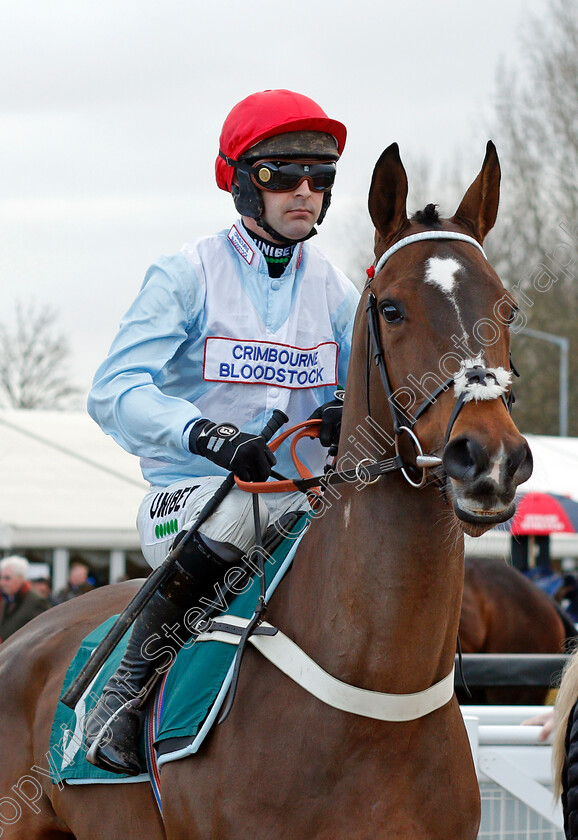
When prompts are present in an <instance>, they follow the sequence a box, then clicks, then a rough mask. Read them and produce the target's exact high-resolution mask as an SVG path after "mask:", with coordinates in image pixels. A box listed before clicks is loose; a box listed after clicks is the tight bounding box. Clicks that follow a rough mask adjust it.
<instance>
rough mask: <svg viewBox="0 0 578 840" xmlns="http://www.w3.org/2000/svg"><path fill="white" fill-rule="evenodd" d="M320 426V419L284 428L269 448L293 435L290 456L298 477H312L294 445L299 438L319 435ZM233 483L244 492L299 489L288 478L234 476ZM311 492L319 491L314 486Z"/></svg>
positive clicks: (317, 492)
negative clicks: (261, 479)
mask: <svg viewBox="0 0 578 840" xmlns="http://www.w3.org/2000/svg"><path fill="white" fill-rule="evenodd" d="M320 426H321V420H305V421H304V422H303V423H298V424H297V426H292V427H291V428H290V429H285V431H284V432H281V434H280V435H277V437H275V438H274V439H273V440H272V441H271V443H270V444H269V449H270V450H271V452H275V451H276V450H277V449H278V448H279V447H280V446H281V444H282V443H283V441H284V440H287V438H288V437H290V436H291V435H294V438H293V440H292V441H291V457H292V459H293V463H294V464H295V467H296V468H297V472H298V473H299V477H300V478H312V477H313V476H312V473H310V472H309V470H308V469H307V467H306V466H305V464H304V463H303V462H302V461H301V460H300V459H299V456H298V455H297V451H296V447H297V442H298V441H300V440H301V438H304V437H308V438H316V437H319V427H320ZM235 484H236V485H237V487H239V488H240V489H241V490H244V491H245V492H246V493H293V492H295V491H296V490H299V488H298V487H296V486H295V483H294V482H293V481H292V480H291V479H290V478H287V479H284V480H281V481H276V480H273V481H241V479H240V478H237V476H235ZM308 492H311V493H314V494H315V495H319V491H317V490H315V489H314V488H310V491H308Z"/></svg>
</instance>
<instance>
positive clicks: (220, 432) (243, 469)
mask: <svg viewBox="0 0 578 840" xmlns="http://www.w3.org/2000/svg"><path fill="white" fill-rule="evenodd" d="M189 449H190V450H191V452H193V453H194V454H195V455H202V456H203V457H204V458H207V459H208V460H209V461H212V462H213V463H214V464H217V465H218V466H219V467H224V469H226V470H229V471H230V472H234V473H235V475H236V476H237V477H238V478H240V479H241V481H266V480H267V478H268V477H269V475H270V473H271V469H272V468H273V466H274V465H275V464H276V463H277V459H276V458H275V456H274V455H273V453H272V452H271V450H270V449H269V447H268V446H267V444H266V443H265V440H264V439H263V438H262V437H261V435H251V434H247V433H246V432H241V431H240V430H239V429H238V428H237V426H235V425H233V423H212V422H211V421H210V420H199V421H198V422H197V423H195V425H194V426H193V428H192V429H191V433H190V435H189Z"/></svg>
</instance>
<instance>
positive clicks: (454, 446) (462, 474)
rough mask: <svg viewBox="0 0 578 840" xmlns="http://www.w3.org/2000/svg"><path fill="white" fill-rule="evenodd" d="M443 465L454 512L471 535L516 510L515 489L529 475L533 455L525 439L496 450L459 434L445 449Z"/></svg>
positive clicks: (484, 529)
mask: <svg viewBox="0 0 578 840" xmlns="http://www.w3.org/2000/svg"><path fill="white" fill-rule="evenodd" d="M443 466H444V469H445V472H446V474H447V476H448V490H449V495H450V498H451V500H452V505H453V509H454V513H455V515H456V517H457V518H458V520H459V521H460V522H461V523H463V524H464V525H465V526H470V527H464V530H465V531H466V533H470V534H471V535H472V536H478V535H479V534H481V533H483V532H484V531H486V530H487V529H488V528H491V527H492V526H493V525H496V524H498V523H500V522H505V521H506V520H508V519H510V518H511V517H512V516H513V515H514V513H515V511H516V502H515V494H516V488H517V487H518V485H520V484H522V482H524V481H527V479H528V478H529V477H530V475H531V474H532V467H533V463H532V454H531V452H530V448H529V446H528V443H527V441H526V440H525V438H523V437H521V436H518V435H516V441H515V442H513V443H512V444H511V445H510V446H508V447H506V446H505V445H504V444H503V443H502V444H501V445H500V448H499V450H498V451H497V452H494V453H491V452H490V451H489V449H488V447H486V446H484V445H483V443H482V442H481V441H480V440H479V439H476V438H473V437H466V436H458V437H456V438H455V439H453V440H451V441H450V442H449V443H448V444H447V446H446V448H445V451H444V455H443Z"/></svg>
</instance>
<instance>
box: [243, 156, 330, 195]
mask: <svg viewBox="0 0 578 840" xmlns="http://www.w3.org/2000/svg"><path fill="white" fill-rule="evenodd" d="M243 168H244V167H243ZM246 171H247V172H248V173H249V175H250V176H251V180H252V182H253V183H254V184H255V186H256V187H259V188H260V189H262V190H272V191H274V192H291V191H293V190H295V189H297V187H298V186H299V184H300V183H301V181H304V180H307V181H309V184H310V186H311V189H313V190H314V191H315V192H327V191H328V190H330V189H331V187H332V186H333V183H334V181H335V163H334V162H330V163H297V162H295V161H276V162H273V161H270V160H265V161H262V162H261V163H256V164H254V165H253V166H248V167H247V168H246Z"/></svg>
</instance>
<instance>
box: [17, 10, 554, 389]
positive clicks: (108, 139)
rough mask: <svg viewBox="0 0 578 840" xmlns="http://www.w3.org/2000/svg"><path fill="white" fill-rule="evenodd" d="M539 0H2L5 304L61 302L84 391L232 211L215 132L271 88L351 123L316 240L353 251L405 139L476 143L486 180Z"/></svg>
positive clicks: (419, 148)
mask: <svg viewBox="0 0 578 840" xmlns="http://www.w3.org/2000/svg"><path fill="white" fill-rule="evenodd" d="M544 3H545V0H484V2H480V3H471V2H468V0H437V1H436V2H435V3H434V2H426V0H414V2H393V0H380V1H379V0H354V2H352V3H345V2H343V0H333V2H328V0H287V1H286V2H285V3H273V2H264V0H242V2H238V0H236V2H231V1H230V0H221V2H218V3H212V2H206V0H158V2H157V0H155V1H154V2H153V0H98V2H94V0H2V3H1V4H0V33H1V44H2V51H1V56H2V57H1V64H0V80H1V84H0V277H1V280H0V319H2V320H7V319H8V318H9V316H10V313H12V312H13V311H14V306H15V302H16V301H17V300H19V301H21V302H24V303H25V302H26V301H28V300H33V301H35V302H36V304H37V305H38V306H52V307H55V308H56V309H57V310H58V313H59V320H58V324H59V327H60V329H61V330H62V331H63V332H65V333H66V334H67V336H68V339H69V343H70V347H71V350H72V353H73V362H72V365H71V370H72V375H73V378H74V380H75V382H76V384H77V385H78V386H79V387H81V388H82V389H83V391H86V390H87V389H88V387H89V384H90V381H91V379H92V375H93V373H94V370H95V368H96V366H97V365H98V363H99V362H100V361H101V359H102V358H103V357H104V355H105V354H106V352H107V349H108V346H109V344H110V342H111V341H112V338H113V337H114V334H115V332H116V328H117V326H118V322H119V320H120V317H121V316H122V314H123V313H124V311H125V310H126V309H127V307H128V305H129V304H130V302H131V300H132V299H133V297H134V296H135V295H136V293H137V291H138V289H139V286H140V284H141V282H142V278H143V276H144V273H145V271H146V268H147V267H148V265H149V264H150V263H151V262H152V261H154V260H155V259H156V257H157V256H158V255H160V254H162V253H173V252H175V251H177V250H178V249H179V248H180V246H181V244H182V243H183V242H185V241H187V240H189V239H192V238H195V237H197V236H200V235H203V234H207V233H213V232H215V231H217V230H220V229H222V228H224V227H228V225H229V224H230V223H231V221H232V220H233V219H234V217H235V214H234V208H233V205H232V201H231V199H230V197H229V196H228V195H227V194H226V193H222V192H220V191H219V190H218V189H217V187H216V185H215V182H214V175H213V172H214V160H215V155H216V152H217V143H218V136H219V133H220V129H221V125H222V123H223V120H224V118H225V116H226V114H227V113H228V111H229V110H230V109H231V107H232V106H233V105H234V104H235V103H236V102H238V101H239V100H240V99H242V98H243V97H245V96H247V95H248V94H249V93H252V92H254V91H256V90H263V89H266V88H278V87H286V88H290V89H292V90H296V91H300V92H302V93H306V94H307V95H309V96H311V97H312V98H314V99H316V100H317V101H318V102H319V104H320V105H321V106H322V107H323V108H324V109H325V111H326V112H327V113H328V114H329V115H330V116H331V117H333V118H335V119H339V120H341V121H342V122H344V123H345V124H346V125H347V127H348V131H349V136H348V143H347V146H346V150H345V153H344V156H343V158H342V160H341V162H340V164H339V175H338V180H337V184H336V188H335V190H334V201H333V205H332V207H331V210H330V212H329V215H328V217H327V220H326V221H325V223H324V224H323V227H322V228H321V231H320V235H319V236H318V238H317V243H318V244H319V245H320V246H321V247H323V249H324V250H325V251H326V252H327V253H328V254H329V256H330V257H331V258H332V259H333V260H334V261H335V262H337V263H338V264H343V262H344V261H345V260H346V255H347V249H348V246H349V243H348V237H347V235H344V233H345V232H346V219H347V216H348V213H350V212H351V208H352V207H354V206H361V205H362V204H363V203H364V202H365V200H366V196H367V191H368V187H369V181H370V177H371V171H372V169H373V166H374V164H375V161H376V160H377V158H378V157H379V155H380V154H381V152H382V150H383V149H384V148H385V147H386V146H388V145H389V144H390V143H391V142H393V141H397V142H398V143H399V144H400V149H401V154H402V158H403V159H404V160H405V161H406V164H407V161H408V160H410V161H411V160H421V159H427V160H429V161H430V162H431V164H432V165H433V166H434V167H435V168H437V170H439V169H440V168H441V167H444V166H450V165H451V163H452V161H453V159H454V158H455V157H456V156H457V157H459V158H460V159H468V160H470V159H473V160H474V161H475V167H474V169H473V170H472V171H471V177H470V174H468V183H469V181H470V180H473V177H474V176H475V175H476V173H477V170H478V168H479V164H481V161H482V159H483V155H484V149H485V143H486V140H487V139H488V126H489V125H490V123H491V115H492V98H493V95H494V92H495V84H496V74H497V72H498V67H499V63H500V61H501V60H502V61H504V62H505V63H506V64H507V65H508V66H513V67H515V66H516V64H517V62H518V60H519V30H520V27H521V25H522V24H523V21H524V14H526V13H527V12H528V11H530V12H532V13H534V14H537V15H540V14H542V11H543V8H544ZM407 168H408V174H409V177H410V182H411V168H410V167H407ZM505 177H507V172H506V173H505ZM467 185H468V184H464V189H465V187H467ZM425 200H427V201H430V200H434V201H435V196H434V197H431V196H427V197H425V199H424V203H425ZM448 209H450V210H453V209H455V208H448Z"/></svg>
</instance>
